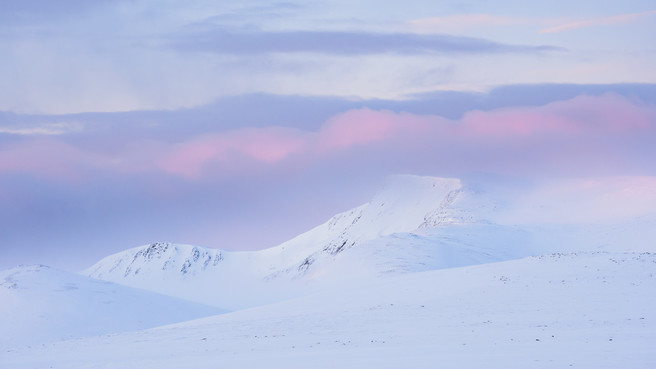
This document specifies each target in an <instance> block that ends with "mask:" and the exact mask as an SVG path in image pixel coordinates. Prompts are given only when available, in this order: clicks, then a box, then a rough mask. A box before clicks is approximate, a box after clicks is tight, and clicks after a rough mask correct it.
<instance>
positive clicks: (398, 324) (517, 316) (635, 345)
mask: <svg viewBox="0 0 656 369" xmlns="http://www.w3.org/2000/svg"><path fill="white" fill-rule="evenodd" d="M655 272H656V255H654V254H646V253H641V254H639V253H622V254H614V253H582V254H580V253H577V254H555V255H547V256H541V257H530V258H525V259H521V260H514V261H508V262H500V263H490V264H485V265H478V266H469V267H461V268H452V269H444V270H437V271H428V272H419V273H412V274H406V275H396V276H393V277H388V278H383V279H382V280H378V281H371V282H368V283H360V284H357V285H354V286H351V288H349V289H338V290H331V291H324V292H323V293H320V294H314V295H310V296H306V297H303V298H299V299H294V300H289V301H285V302H280V303H277V304H273V305H268V306H262V307H257V308H253V309H247V310H242V311H237V312H232V313H227V314H223V315H218V316H214V317H210V318H204V319H199V320H194V321H190V322H185V323H180V324H176V325H170V326H164V327H160V328H155V329H151V330H146V331H138V332H134V333H123V334H116V335H107V336H101V337H93V338H86V339H81V340H72V341H65V342H58V343H49V344H43V345H40V346H38V347H32V348H22V349H13V350H7V351H5V352H3V353H2V355H0V366H1V367H3V368H17V369H18V368H31V369H34V368H67V369H73V368H181V367H187V368H217V367H222V368H244V367H248V368H265V367H266V368H272V367H273V368H307V367H312V368H336V367H338V368H435V367H448V368H483V367H484V368H619V367H631V368H653V367H655V366H656V353H655V352H654V350H653V344H654V342H656V300H655V299H654V292H656V273H655Z"/></svg>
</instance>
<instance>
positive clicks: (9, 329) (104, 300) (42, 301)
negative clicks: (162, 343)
mask: <svg viewBox="0 0 656 369" xmlns="http://www.w3.org/2000/svg"><path fill="white" fill-rule="evenodd" d="M222 312H225V311H224V310H221V309H218V308H215V307H210V306H205V305H200V304H196V303H192V302H189V301H184V300H180V299H176V298H173V297H169V296H164V295H160V294H156V293H153V292H149V291H144V290H138V289H135V288H130V287H126V286H121V285H118V284H115V283H111V282H106V281H101V280H97V279H91V278H89V277H85V276H82V275H79V274H75V273H70V272H65V271H61V270H56V269H52V268H49V267H46V266H42V265H35V266H24V267H17V268H14V269H9V270H5V271H2V272H0V332H2V334H0V351H4V349H7V348H10V347H15V346H23V345H28V344H35V343H43V342H48V341H55V340H62V339H70V338H78V337H86V336H91V335H100V334H108V333H117V332H125V331H134V330H138V329H145V328H151V327H156V326H159V325H163V324H170V323H174V322H179V321H183V320H189V319H195V318H200V317H204V316H209V315H215V314H219V313H222Z"/></svg>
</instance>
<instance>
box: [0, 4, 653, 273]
mask: <svg viewBox="0 0 656 369" xmlns="http://www.w3.org/2000/svg"><path fill="white" fill-rule="evenodd" d="M0 56H1V57H0V85H1V86H2V87H3V88H1V89H0V269H5V268H10V267H13V266H15V265H18V264H34V263H41V264H48V265H51V266H54V267H60V268H64V269H69V270H80V269H83V268H85V267H88V266H90V265H91V264H93V263H94V262H95V261H97V260H98V259H100V258H102V257H104V256H106V255H108V254H111V253H114V252H118V251H121V250H124V249H127V248H131V247H136V246H139V245H143V244H147V243H150V242H157V241H169V242H178V243H191V244H198V245H203V246H207V247H218V248H223V249H229V250H257V249H262V248H266V247H271V246H275V245H277V244H279V243H281V242H283V241H285V240H287V239H289V238H291V237H293V236H295V235H297V234H299V233H301V232H303V231H305V230H308V229H309V228H311V227H313V226H316V225H318V224H320V223H322V222H323V221H325V220H327V219H328V218H330V216H332V215H333V214H335V213H337V212H340V211H344V210H347V209H349V208H351V207H354V206H357V205H359V204H360V203H364V202H366V201H367V200H368V199H369V198H370V196H371V195H372V194H373V193H374V191H375V190H376V189H377V188H378V187H379V186H380V185H381V183H382V181H383V180H384V178H385V177H387V176H388V175H391V174H399V173H404V174H405V173H408V174H421V175H433V176H444V177H457V176H464V175H468V174H471V173H492V174H495V175H501V176H511V177H522V178H530V179H536V180H537V179H541V178H562V177H600V176H635V177H645V176H647V177H650V176H656V164H654V160H653V158H655V157H656V145H654V143H656V69H655V68H654V67H653V66H654V65H656V6H654V4H653V2H652V1H639V0H633V1H622V2H618V1H610V0H600V1H587V0H581V1H577V2H574V3H572V2H571V1H560V0H557V1H549V2H546V1H544V2H529V3H527V2H519V1H515V0H501V1H495V2H488V1H454V2H435V1H422V0H410V1H404V2H386V1H382V2H381V1H357V2H353V1H341V0H338V1H329V2H328V1H303V2H296V1H284V2H265V1H221V2H216V1H207V0H190V1H180V0H159V1H153V0H102V1H93V2H89V1H82V0H63V1H57V2H52V1H46V0H22V1H17V0H0Z"/></svg>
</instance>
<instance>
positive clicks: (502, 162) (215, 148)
mask: <svg viewBox="0 0 656 369" xmlns="http://www.w3.org/2000/svg"><path fill="white" fill-rule="evenodd" d="M655 129H656V108H655V107H654V106H651V105H646V104H643V103H640V102H635V101H631V100H628V99H626V98H623V97H620V96H614V95H605V96H601V97H591V96H580V97H577V98H574V99H571V100H567V101H560V102H554V103H551V104H548V105H544V106H541V107H521V108H506V109H499V110H493V111H487V112H485V111H472V112H469V113H467V114H465V115H464V116H463V118H462V119H460V120H449V119H446V118H442V117H438V116H430V115H416V114H410V113H395V112H391V111H375V110H370V109H359V110H351V111H347V112H345V113H342V114H339V115H337V116H335V117H333V118H332V119H330V120H328V121H327V122H326V123H325V124H324V125H323V126H322V127H321V128H320V129H319V130H317V131H304V130H299V129H292V128H281V127H265V128H247V129H237V130H233V131H229V132H222V133H211V134H205V135H199V136H197V137H194V138H191V139H187V140H184V141H182V142H179V143H165V142H158V141H143V140H142V141H138V142H133V143H126V144H124V145H123V147H122V148H120V149H117V150H115V152H111V153H108V152H97V151H94V150H93V148H81V147H76V146H74V145H71V144H67V143H64V142H62V141H58V140H57V139H55V138H50V139H39V140H22V141H20V142H17V143H14V144H13V145H11V146H6V147H5V148H4V149H2V150H1V151H0V173H2V172H29V173H33V174H35V175H38V176H45V177H48V178H60V179H62V180H65V181H76V180H80V179H81V178H83V177H84V176H85V175H89V176H91V175H93V171H102V172H103V173H109V174H111V173H115V174H122V173H131V174H135V173H136V174H139V173H155V172H160V173H167V174H169V175H174V176H179V177H183V178H187V179H192V180H201V179H202V178H204V177H205V176H212V175H215V174H214V173H215V172H216V171H217V170H219V171H223V172H225V173H227V175H229V173H244V172H249V171H250V172H255V171H261V170H262V169H263V168H265V167H270V168H273V170H276V168H287V169H286V170H288V169H289V168H296V169H294V170H302V169H303V168H307V167H308V166H312V165H314V164H316V163H319V162H322V161H331V160H344V159H343V158H341V159H340V155H339V154H340V153H344V152H349V155H350V157H351V158H359V159H358V160H360V161H359V163H361V164H360V165H366V163H365V162H366V160H373V159H372V158H374V157H375V158H376V160H380V162H381V163H383V164H381V165H383V166H386V165H387V166H389V171H390V172H398V171H404V170H405V169H404V168H405V167H402V166H401V165H402V164H399V163H406V164H408V165H410V166H411V167H412V168H432V169H434V170H440V169H444V168H451V169H454V168H455V169H457V170H459V171H468V170H470V171H477V170H492V171H495V170H505V171H513V170H517V171H523V170H527V168H529V169H530V170H536V171H537V170H539V168H538V167H539V166H545V167H550V168H552V169H553V170H554V171H558V170H561V169H562V168H565V169H566V168H583V167H587V168H592V169H599V170H606V169H608V170H610V168H630V167H633V168H642V170H644V169H645V168H649V165H650V160H651V159H645V158H644V157H643V156H644V155H645V154H644V153H651V152H652V151H653V149H652V148H651V146H652V145H647V144H646V143H645V142H647V143H648V141H649V140H646V138H648V137H656V132H655ZM374 152H375V154H372V153H374ZM638 152H642V153H643V154H642V156H639V155H638V154H637V153H638ZM351 154H355V155H351ZM372 155H373V156H372ZM386 157H387V158H388V159H385V158H386ZM367 158H369V159H367ZM399 158H405V159H403V160H405V161H402V160H401V159H399ZM385 160H388V161H389V163H388V164H385ZM399 160H401V161H399ZM393 163H397V164H393ZM345 165H355V164H347V163H345ZM394 165H399V167H394ZM455 169H454V170H455ZM563 170H564V169H563ZM89 173H90V174H89Z"/></svg>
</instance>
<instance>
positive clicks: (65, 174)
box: [0, 139, 98, 182]
mask: <svg viewBox="0 0 656 369" xmlns="http://www.w3.org/2000/svg"><path fill="white" fill-rule="evenodd" d="M97 160H98V156H97V155H95V154H93V153H87V152H84V151H83V150H80V149H78V148H76V147H74V146H72V145H69V144H67V143H64V142H61V141H59V140H56V139H35V140H26V141H21V142H19V143H15V144H13V145H10V146H9V147H5V148H4V149H3V150H1V151H0V173H3V172H22V173H33V174H35V175H37V176H39V177H43V178H58V179H62V180H64V181H68V182H80V181H82V180H83V179H84V178H85V174H84V172H83V171H81V170H79V168H80V167H90V166H94V162H95V161H97Z"/></svg>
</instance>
